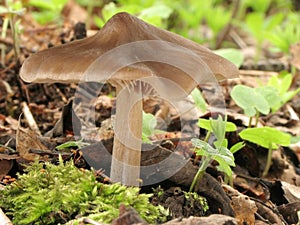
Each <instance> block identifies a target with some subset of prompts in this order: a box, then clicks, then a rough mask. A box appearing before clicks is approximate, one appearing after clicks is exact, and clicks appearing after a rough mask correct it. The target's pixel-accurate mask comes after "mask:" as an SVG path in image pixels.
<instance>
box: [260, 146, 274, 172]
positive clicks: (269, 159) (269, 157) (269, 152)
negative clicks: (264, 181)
mask: <svg viewBox="0 0 300 225" xmlns="http://www.w3.org/2000/svg"><path fill="white" fill-rule="evenodd" d="M272 153H273V149H272V143H270V144H269V149H268V157H267V163H266V167H265V169H264V172H263V174H262V177H265V176H267V174H268V172H269V169H270V167H271V162H272Z"/></svg>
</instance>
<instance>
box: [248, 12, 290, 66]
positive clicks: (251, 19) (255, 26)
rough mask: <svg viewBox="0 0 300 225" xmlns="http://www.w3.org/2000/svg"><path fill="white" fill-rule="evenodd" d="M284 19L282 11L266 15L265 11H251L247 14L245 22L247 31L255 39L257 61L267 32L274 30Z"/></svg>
mask: <svg viewBox="0 0 300 225" xmlns="http://www.w3.org/2000/svg"><path fill="white" fill-rule="evenodd" d="M283 19H284V14H283V13H276V14H274V15H271V16H268V17H266V15H265V13H262V12H252V13H249V14H247V16H246V19H245V24H243V26H244V25H246V29H247V31H248V32H249V33H250V34H251V35H252V36H253V37H254V38H255V39H256V41H257V43H256V46H257V47H256V57H255V60H256V61H257V60H258V59H259V57H260V55H261V50H262V44H263V41H264V40H265V36H266V34H267V33H272V32H274V29H275V28H276V27H278V26H279V25H280V24H281V22H282V21H283Z"/></svg>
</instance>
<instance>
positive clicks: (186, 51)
mask: <svg viewBox="0 0 300 225" xmlns="http://www.w3.org/2000/svg"><path fill="white" fill-rule="evenodd" d="M170 62H171V63H170ZM120 68H121V69H120ZM114 69H115V71H114ZM20 76H21V78H22V79H23V80H24V81H26V82H39V83H42V82H62V83H70V82H80V81H96V82H101V81H107V80H113V79H118V80H125V81H126V80H128V81H129V80H136V79H141V78H145V79H146V80H148V81H149V83H150V84H151V85H152V86H153V85H155V86H159V84H158V83H157V82H156V81H153V79H148V78H149V77H157V78H161V79H160V81H167V82H166V83H165V84H161V88H162V89H164V88H165V87H164V86H165V85H168V86H169V85H170V83H173V82H174V85H179V87H180V88H182V89H183V90H184V91H185V92H187V93H189V92H190V91H192V89H193V88H195V86H196V85H198V84H199V83H201V82H216V81H217V80H222V79H228V78H236V77H238V69H237V68H236V67H235V66H234V65H233V64H232V63H231V62H229V61H228V60H226V59H224V58H222V57H220V56H218V55H216V54H214V53H212V52H211V51H210V50H208V49H207V48H205V47H203V46H201V45H199V44H197V43H195V42H192V41H190V40H188V39H185V38H183V37H181V36H179V35H177V34H174V33H171V32H169V31H166V30H162V29H159V28H157V27H154V26H152V25H149V24H147V23H145V22H143V21H142V20H140V19H138V18H137V17H135V16H132V15H130V14H128V13H124V12H123V13H118V14H116V15H114V16H113V17H112V18H111V19H110V20H109V21H108V22H107V23H106V24H105V26H104V27H103V28H102V29H101V30H100V31H99V32H98V33H97V34H96V35H94V36H92V37H89V38H86V39H82V40H78V41H74V42H71V43H68V44H64V45H61V46H57V47H53V48H50V49H47V50H44V51H41V52H38V53H36V54H33V55H31V56H30V57H29V58H28V59H26V60H25V62H24V63H23V66H22V68H21V71H20ZM158 89H160V88H158ZM159 91H160V90H158V92H159Z"/></svg>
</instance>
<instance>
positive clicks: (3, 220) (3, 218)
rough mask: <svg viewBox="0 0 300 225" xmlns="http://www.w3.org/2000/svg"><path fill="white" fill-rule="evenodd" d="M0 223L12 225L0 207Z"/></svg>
mask: <svg viewBox="0 0 300 225" xmlns="http://www.w3.org/2000/svg"><path fill="white" fill-rule="evenodd" d="M0 224H1V225H13V223H12V222H11V221H10V219H8V217H7V216H6V215H5V214H4V212H3V211H2V209H1V208H0Z"/></svg>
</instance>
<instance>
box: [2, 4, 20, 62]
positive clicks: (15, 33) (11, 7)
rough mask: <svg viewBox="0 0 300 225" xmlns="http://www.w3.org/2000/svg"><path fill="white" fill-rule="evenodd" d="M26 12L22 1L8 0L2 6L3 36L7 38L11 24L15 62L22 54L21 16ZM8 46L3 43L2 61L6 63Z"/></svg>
mask: <svg viewBox="0 0 300 225" xmlns="http://www.w3.org/2000/svg"><path fill="white" fill-rule="evenodd" d="M24 12H25V8H23V5H22V2H21V1H12V0H6V1H5V6H2V5H1V6H0V16H4V20H3V25H2V31H1V38H6V35H7V29H8V26H10V29H11V33H12V39H13V41H14V44H13V47H14V56H15V62H17V61H18V59H19V55H20V40H19V35H20V33H21V30H20V26H19V25H20V22H21V20H20V18H19V17H20V16H22V15H23V14H24ZM5 54H6V46H5V45H1V63H2V65H4V63H5Z"/></svg>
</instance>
